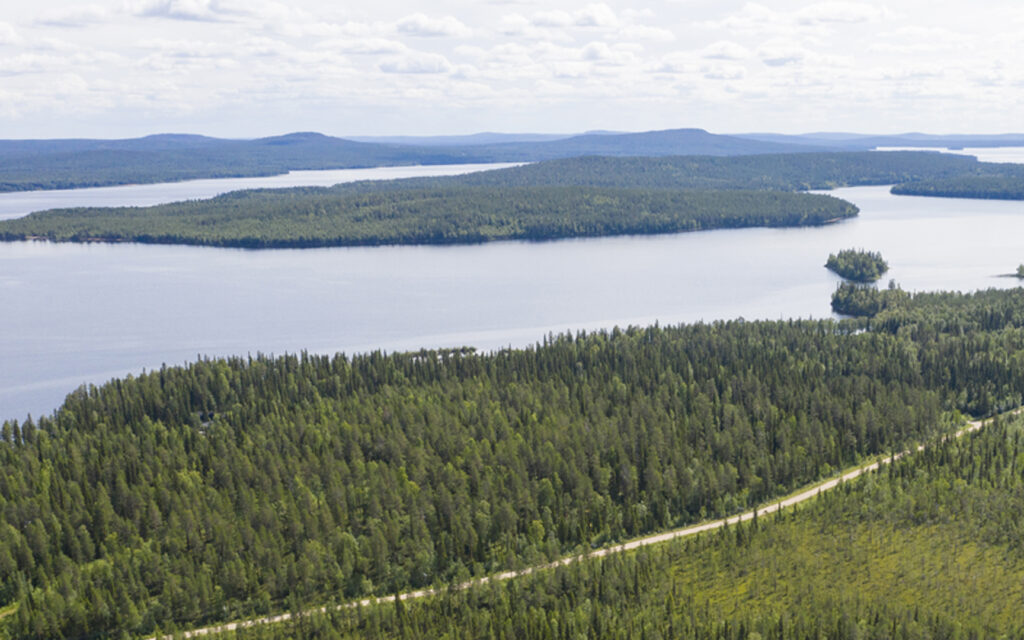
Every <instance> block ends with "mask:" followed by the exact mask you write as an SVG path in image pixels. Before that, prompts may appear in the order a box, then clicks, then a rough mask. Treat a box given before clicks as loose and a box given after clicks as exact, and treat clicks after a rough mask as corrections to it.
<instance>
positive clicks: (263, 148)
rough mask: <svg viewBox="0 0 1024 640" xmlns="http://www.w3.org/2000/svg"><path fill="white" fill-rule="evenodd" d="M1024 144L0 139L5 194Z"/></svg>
mask: <svg viewBox="0 0 1024 640" xmlns="http://www.w3.org/2000/svg"><path fill="white" fill-rule="evenodd" d="M1013 145H1022V146H1024V134H1005V135H996V136H930V135H926V134H903V135H900V136H862V135H859V134H847V133H813V134H806V135H796V136H789V135H780V134H763V133H762V134H756V133H755V134H745V135H721V134H715V133H709V132H708V131H705V130H703V129H668V130H664V131H645V132H641V133H616V132H608V131H594V132H590V133H585V134H581V135H572V136H558V135H555V134H504V133H480V134H474V135H470V136H435V137H422V138H418V137H408V136H407V137H379V138H362V139H360V140H350V139H346V138H335V137H331V136H326V135H323V134H320V133H315V132H298V133H290V134H287V135H281V136H273V137H268V138H259V139H255V140H230V139H221V138H210V137H207V136H199V135H188V134H158V135H152V136H146V137H143V138H133V139H125V140H87V139H67V140H0V191H25V190H34V189H69V188H79V187H91V186H105V185H118V184H138V183H152V182H174V181H179V180H190V179H197V178H222V177H243V176H263V175H277V174H282V173H287V172H288V171H298V170H316V169H349V168H360V167H378V166H389V165H391V166H394V165H415V164H423V165H430V164H462V163H485V162H536V161H541V160H554V159H560V158H574V157H580V156H610V157H638V156H647V157H664V156H709V157H724V156H752V155H765V154H793V153H807V152H822V151H842V150H847V151H849V150H867V149H872V148H874V147H877V146H895V147H899V146H918V147H922V146H935V147H944V146H1013Z"/></svg>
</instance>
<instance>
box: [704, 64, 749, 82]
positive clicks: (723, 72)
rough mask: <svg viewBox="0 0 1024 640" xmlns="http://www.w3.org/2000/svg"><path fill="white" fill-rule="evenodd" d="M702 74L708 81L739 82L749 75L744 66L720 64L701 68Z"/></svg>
mask: <svg viewBox="0 0 1024 640" xmlns="http://www.w3.org/2000/svg"><path fill="white" fill-rule="evenodd" d="M700 72H701V74H703V76H704V77H705V78H707V79H708V80H739V79H740V78H743V77H745V76H746V75H747V68H746V67H744V66H743V65H739V64H732V63H728V62H720V63H715V64H711V65H706V66H704V67H701V70H700Z"/></svg>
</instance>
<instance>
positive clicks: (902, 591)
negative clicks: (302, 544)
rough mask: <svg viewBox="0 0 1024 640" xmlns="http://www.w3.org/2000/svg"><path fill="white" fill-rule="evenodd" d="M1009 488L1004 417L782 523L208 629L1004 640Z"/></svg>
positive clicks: (1012, 530)
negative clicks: (415, 597) (397, 598)
mask: <svg viewBox="0 0 1024 640" xmlns="http://www.w3.org/2000/svg"><path fill="white" fill-rule="evenodd" d="M1022 496H1024V437H1022V434H1021V426H1020V421H1019V419H1018V420H1017V421H1016V422H1015V424H1013V425H1012V426H1010V427H1007V426H1006V425H1005V424H1000V425H996V426H990V427H987V428H986V430H985V431H983V432H981V433H978V434H975V435H972V436H969V437H967V438H964V439H963V440H958V441H950V442H946V443H944V444H942V445H937V446H934V447H932V448H929V449H928V450H926V451H925V452H922V453H919V454H916V455H914V456H911V457H908V458H905V459H902V460H900V461H898V462H897V463H896V464H895V465H893V466H892V467H889V468H885V469H883V470H882V471H880V472H878V473H875V474H872V475H870V476H864V477H861V478H860V479H858V480H857V481H855V482H854V483H852V484H849V485H846V486H844V487H843V488H842V489H838V490H835V491H830V492H828V493H825V494H823V495H822V496H821V498H819V499H818V500H816V501H814V502H812V503H809V505H808V506H801V507H800V508H799V509H798V510H797V511H790V512H788V513H784V515H781V516H773V517H770V518H766V519H763V520H761V521H754V522H752V523H746V524H743V525H738V526H737V525H733V526H730V527H729V528H727V529H720V530H718V531H717V532H715V533H711V534H705V535H703V536H701V537H699V538H689V539H686V540H684V541H677V542H671V543H667V544H662V545H657V546H653V547H647V548H644V549H643V550H640V551H637V552H632V553H629V554H620V555H613V556H610V557H607V558H604V559H600V560H588V561H583V562H578V563H574V564H572V565H569V566H568V567H562V568H558V569H555V570H548V571H541V572H538V573H535V574H533V575H529V576H525V577H521V578H517V579H515V580H512V581H509V582H506V583H498V584H493V585H488V586H482V587H475V588H472V589H469V590H465V591H448V592H444V593H442V594H440V595H438V596H436V597H433V598H429V599H424V600H419V601H413V602H405V603H402V604H401V605H399V606H397V607H396V606H395V605H394V604H382V605H377V606H373V607H367V608H364V609H362V610H349V609H342V610H335V611H332V612H331V614H330V615H316V616H307V617H306V618H302V619H300V620H298V621H293V622H289V623H284V624H278V625H265V626H258V627H254V628H251V629H246V630H242V631H239V632H237V633H234V634H226V633H225V634H220V635H217V636H216V637H218V638H227V637H233V638H237V639H238V640H279V639H284V638H298V637H301V638H309V639H311V640H322V639H324V640H325V639H349V638H352V639H356V638H360V639H366V640H375V639H378V638H381V639H383V638H402V637H404V638H439V639H443V640H457V639H462V638H466V639H469V638H534V639H537V640H547V639H552V640H554V639H560V638H583V637H585V638H595V639H603V638H649V639H651V640H670V639H673V638H708V639H715V640H749V639H750V638H777V639H779V640H788V639H794V640H795V639H803V638H821V637H827V638H835V639H855V638H906V639H915V640H916V639H920V640H932V639H933V638H948V639H950V640H959V639H968V638H1018V637H1021V636H1022V635H1024V620H1022V619H1021V616H1020V603H1021V601H1022V599H1024V532H1022V530H1021V527H1020V525H1019V522H1018V516H1019V514H1020V513H1021V512H1022V511H1024V498H1022Z"/></svg>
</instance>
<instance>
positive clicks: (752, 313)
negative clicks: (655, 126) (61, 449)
mask: <svg viewBox="0 0 1024 640" xmlns="http://www.w3.org/2000/svg"><path fill="white" fill-rule="evenodd" d="M833 193H834V195H837V196H839V197H841V198H845V199H847V200H850V201H851V202H853V203H855V204H857V205H858V206H859V207H860V208H861V214H860V216H859V217H858V218H856V219H853V220H848V221H844V222H841V223H838V224H834V225H830V226H826V227H815V228H804V229H745V230H723V231H707V232H699V233H687V234H676V235H662V236H631V237H618V238H600V239H588V240H565V241H554V242H541V243H529V242H501V243H491V244H485V245H472V246H454V247H453V246H446V247H373V248H337V249H307V250H268V251H246V250H236V249H213V248H203V247H177V246H145V245H132V244H119V245H104V244H90V245H74V244H48V243H43V242H19V243H8V244H0V300H2V301H3V302H4V303H5V304H4V305H3V309H4V313H3V315H2V317H0V419H2V418H15V417H16V418H19V419H21V418H23V417H24V416H25V414H26V413H29V412H31V413H32V414H33V415H39V414H40V413H48V412H50V411H52V410H53V409H55V408H56V406H57V405H58V404H59V403H60V401H61V400H62V399H63V397H64V395H65V394H66V393H68V392H69V391H71V390H72V389H74V388H75V387H77V386H78V385H80V384H82V383H83V382H91V383H96V384H98V383H102V382H104V381H106V380H108V379H110V378H111V377H114V376H122V375H125V374H127V373H138V372H140V371H141V370H143V369H154V368H158V367H160V365H161V364H162V363H166V364H168V365H176V364H183V363H186V362H188V361H191V360H194V359H195V358H196V357H197V356H198V355H210V356H223V355H233V354H242V355H244V354H247V353H251V354H255V353H257V352H263V353H282V352H286V351H287V352H295V351H299V350H301V349H306V350H308V351H310V352H325V353H326V352H335V351H344V352H347V353H353V352H362V351H368V350H373V349H385V350H388V351H393V350H408V349H418V348H420V347H441V346H458V345H473V346H477V347H479V348H482V349H494V348H499V347H503V346H509V345H511V346H524V345H529V344H534V343H536V342H538V341H539V340H541V339H542V338H543V336H544V335H546V334H547V333H549V332H561V331H566V330H577V329H596V328H601V327H612V326H615V325H619V326H625V325H630V324H634V325H646V324H650V323H653V322H655V321H658V322H660V323H662V324H669V323H678V322H694V321H699V320H705V321H709V320H713V319H720V318H737V317H744V318H747V319H757V318H764V319H779V318H792V317H800V318H806V317H818V318H820V317H828V316H830V315H831V313H830V309H829V296H830V295H831V293H832V291H833V290H834V289H835V287H836V285H837V284H838V282H839V279H838V278H837V277H836V276H834V275H833V274H832V273H831V272H829V271H827V270H826V269H825V268H824V267H823V266H822V265H823V263H824V262H825V259H826V258H827V256H828V254H829V253H830V252H835V251H838V250H840V249H844V248H848V247H863V248H867V249H871V250H877V251H881V252H882V254H883V255H884V256H885V258H886V259H887V260H888V261H889V264H890V266H891V270H890V272H889V273H888V274H887V275H886V280H887V279H888V278H890V277H891V278H893V279H895V280H896V281H897V282H899V283H900V284H901V285H902V286H903V287H904V288H906V289H910V290H933V289H960V290H974V289H979V288H986V287H1011V286H1016V285H1017V280H1016V279H1014V278H1000V277H997V276H998V275H999V274H1003V273H1008V272H1011V271H1014V270H1015V269H1016V267H1017V265H1018V264H1020V263H1021V262H1024V247H1022V246H1021V242H1020V238H1022V237H1024V202H1006V201H985V200H959V199H942V198H919V197H907V196H893V195H891V194H889V192H888V188H887V187H855V188H850V189H839V190H837V191H835V192H833Z"/></svg>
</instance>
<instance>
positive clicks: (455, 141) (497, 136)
mask: <svg viewBox="0 0 1024 640" xmlns="http://www.w3.org/2000/svg"><path fill="white" fill-rule="evenodd" d="M575 135H577V134H575V133H493V132H489V131H488V132H483V133H473V134H470V135H461V136H348V139H349V140H354V141H356V142H371V143H376V144H405V145H412V146H428V147H457V146H472V145H479V144H502V143H506V142H550V141H552V140H564V139H565V138H571V137H573V136H575Z"/></svg>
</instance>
